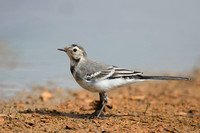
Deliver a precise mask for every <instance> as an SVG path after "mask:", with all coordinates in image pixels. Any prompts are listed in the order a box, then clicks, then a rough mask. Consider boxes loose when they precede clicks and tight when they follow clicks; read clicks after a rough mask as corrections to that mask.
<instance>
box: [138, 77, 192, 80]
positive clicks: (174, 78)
mask: <svg viewBox="0 0 200 133" xmlns="http://www.w3.org/2000/svg"><path fill="white" fill-rule="evenodd" d="M141 79H147V80H191V79H190V78H185V77H172V76H142V77H141Z"/></svg>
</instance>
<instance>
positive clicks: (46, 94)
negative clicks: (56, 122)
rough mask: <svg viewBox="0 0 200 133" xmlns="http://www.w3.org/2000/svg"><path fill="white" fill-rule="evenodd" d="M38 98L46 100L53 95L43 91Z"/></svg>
mask: <svg viewBox="0 0 200 133" xmlns="http://www.w3.org/2000/svg"><path fill="white" fill-rule="evenodd" d="M40 98H41V100H42V101H44V102H45V101H47V100H49V99H52V98H54V95H53V94H52V93H50V92H49V91H43V92H42V94H41V95H40Z"/></svg>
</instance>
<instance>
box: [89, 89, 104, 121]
mask: <svg viewBox="0 0 200 133" xmlns="http://www.w3.org/2000/svg"><path fill="white" fill-rule="evenodd" d="M99 99H100V100H99V103H98V105H97V107H96V110H95V112H94V113H92V115H91V117H92V118H93V117H94V116H97V114H98V111H99V110H100V109H101V107H102V103H103V95H102V93H99Z"/></svg>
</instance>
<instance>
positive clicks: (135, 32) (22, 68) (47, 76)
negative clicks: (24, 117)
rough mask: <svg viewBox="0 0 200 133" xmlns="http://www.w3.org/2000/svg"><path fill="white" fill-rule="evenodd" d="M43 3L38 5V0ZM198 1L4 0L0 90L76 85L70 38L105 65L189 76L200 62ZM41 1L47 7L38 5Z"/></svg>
mask: <svg viewBox="0 0 200 133" xmlns="http://www.w3.org/2000/svg"><path fill="white" fill-rule="evenodd" d="M42 3H43V4H42ZM199 4H200V3H199V1H186V0H184V1H174V2H173V4H172V3H171V2H170V1H165V2H162V1H151V2H150V1H146V2H145V4H144V2H143V1H132V0H127V1H126V2H124V1H106V4H105V3H104V2H102V1H101V2H91V1H88V0H85V1H84V2H83V1H56V2H55V1H50V2H49V1H48V2H47V1H37V0H35V1H32V2H26V1H16V2H13V1H12V2H10V1H3V2H1V4H0V18H1V24H0V29H1V30H0V91H1V93H3V94H2V95H6V96H10V95H13V94H14V93H15V92H18V91H21V90H26V91H30V88H31V86H34V85H47V84H48V83H49V82H55V84H56V85H55V86H56V87H65V88H79V86H78V85H77V84H76V83H75V81H74V80H73V78H72V76H71V74H70V71H69V59H68V57H67V55H66V54H64V53H61V52H60V51H57V49H58V48H63V47H65V46H66V45H69V44H71V43H78V44H80V45H82V46H83V47H84V48H85V50H86V51H87V53H88V56H89V57H90V58H92V59H94V60H97V61H100V62H104V63H106V64H112V65H117V66H120V67H124V68H129V69H134V70H137V71H143V72H145V73H146V72H153V73H175V74H179V73H181V75H187V72H190V71H192V70H193V69H194V67H197V66H199V65H200V63H199V57H200V52H199V51H200V45H199V44H200V32H199V31H200V26H199V23H200V17H199V12H200V8H199V7H198V6H197V5H199ZM44 5H45V6H44Z"/></svg>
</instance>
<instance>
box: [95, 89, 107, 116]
mask: <svg viewBox="0 0 200 133" xmlns="http://www.w3.org/2000/svg"><path fill="white" fill-rule="evenodd" d="M101 96H102V98H103V101H104V103H103V106H102V107H101V109H100V111H99V113H98V114H97V118H98V117H99V116H100V115H101V113H102V111H103V109H104V107H105V106H106V104H107V102H108V97H107V96H106V93H105V92H101ZM100 100H101V97H100Z"/></svg>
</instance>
